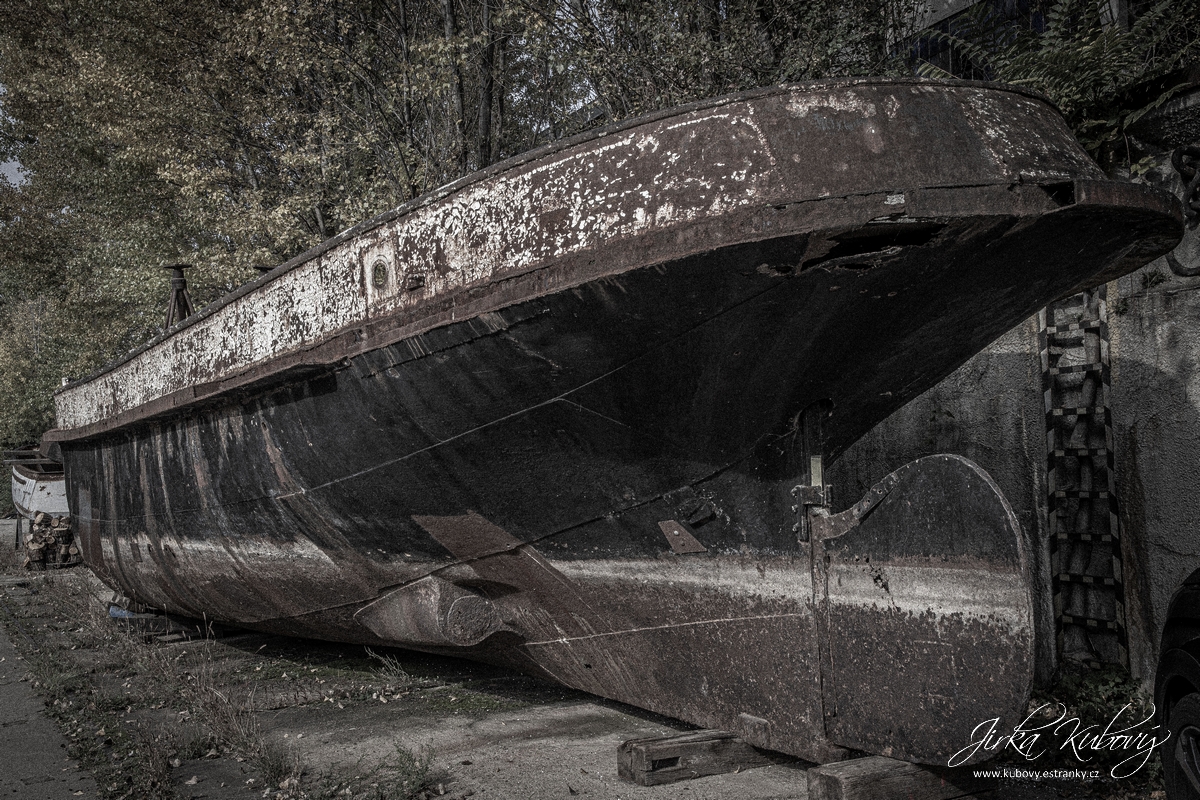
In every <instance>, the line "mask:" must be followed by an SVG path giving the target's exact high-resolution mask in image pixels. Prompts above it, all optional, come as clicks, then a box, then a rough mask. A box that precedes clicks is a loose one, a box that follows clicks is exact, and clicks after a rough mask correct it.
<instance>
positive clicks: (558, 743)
mask: <svg viewBox="0 0 1200 800" xmlns="http://www.w3.org/2000/svg"><path fill="white" fill-rule="evenodd" d="M264 729H265V730H267V731H268V732H269V733H270V735H272V736H273V737H276V739H277V740H280V739H284V738H285V737H286V741H291V742H294V743H295V745H294V746H295V747H296V748H297V749H298V750H299V751H300V752H301V753H303V756H304V758H305V760H306V761H307V762H309V763H311V764H313V765H314V766H315V767H324V768H340V769H342V770H346V769H352V768H353V766H354V765H355V764H358V763H372V762H377V761H381V760H385V759H386V758H387V757H388V755H389V754H390V753H392V752H394V749H395V746H396V744H397V743H398V744H400V745H402V746H404V747H407V748H409V749H412V750H414V751H420V750H422V749H428V750H430V751H431V752H433V753H434V754H435V759H436V763H437V765H438V766H439V767H441V768H442V769H444V770H446V772H447V776H446V779H445V784H444V785H445V788H446V790H447V792H448V793H450V794H452V795H457V796H461V795H463V794H465V793H467V792H471V793H472V794H471V795H470V796H472V797H474V798H481V799H482V798H493V799H494V800H509V799H510V798H511V799H513V800H515V799H516V798H520V800H560V798H563V797H569V796H572V795H575V794H578V795H580V796H590V797H595V798H604V799H605V800H610V799H611V798H626V799H628V800H633V799H635V798H646V799H647V800H649V799H650V798H653V799H654V800H693V798H694V799H696V800H699V798H716V797H729V798H733V797H738V798H755V800H784V799H785V798H787V800H804V798H807V797H808V793H807V788H806V787H807V782H806V780H805V769H806V768H807V767H809V766H811V765H810V764H808V763H807V762H803V761H792V762H790V763H789V762H786V761H785V762H784V763H780V764H775V765H771V766H766V767H758V768H755V769H752V770H748V771H745V772H739V773H730V774H725V775H712V776H708V777H705V778H698V779H696V780H692V781H685V782H681V783H677V784H669V785H664V786H652V787H647V786H635V785H633V784H629V783H624V782H622V781H620V780H618V779H617V774H616V764H617V747H618V746H619V745H620V744H621V742H624V741H625V740H627V739H634V738H639V737H648V736H671V735H674V734H676V733H679V732H680V731H683V730H688V728H687V727H685V726H682V725H679V724H677V723H674V722H673V721H671V720H667V719H665V718H661V717H653V716H651V715H647V714H638V713H637V712H635V711H634V710H633V709H630V708H628V707H622V706H617V705H615V704H607V703H603V702H595V701H589V700H572V701H567V702H563V703H556V704H554V705H550V706H542V707H538V708H525V709H519V710H514V711H500V712H491V713H479V712H470V711H464V712H462V713H460V712H457V711H445V712H443V713H441V714H438V715H427V716H419V717H414V716H405V717H404V719H403V723H402V724H397V714H396V711H395V710H393V709H389V708H388V706H367V707H364V708H362V709H360V710H358V711H357V712H356V713H354V714H352V715H351V714H345V715H344V716H342V717H340V718H339V716H338V712H336V711H333V710H331V709H330V707H329V706H328V705H324V706H321V705H318V706H302V707H298V708H290V709H285V710H283V711H280V712H279V713H278V715H276V716H275V717H274V718H273V719H272V720H270V722H269V723H267V724H265V725H264Z"/></svg>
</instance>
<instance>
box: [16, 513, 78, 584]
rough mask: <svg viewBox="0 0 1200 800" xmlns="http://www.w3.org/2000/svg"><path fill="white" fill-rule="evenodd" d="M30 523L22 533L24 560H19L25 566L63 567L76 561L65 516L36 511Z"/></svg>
mask: <svg viewBox="0 0 1200 800" xmlns="http://www.w3.org/2000/svg"><path fill="white" fill-rule="evenodd" d="M31 527H32V530H31V531H30V532H29V533H27V534H25V561H24V562H23V563H22V564H21V566H23V567H24V568H25V569H38V570H40V569H46V568H47V567H50V568H54V567H67V566H71V565H72V564H78V563H79V562H80V560H81V559H80V557H79V547H78V546H76V544H75V541H74V538H75V537H74V536H73V535H72V533H71V520H70V518H69V517H52V516H50V515H49V514H47V513H45V512H42V511H39V512H38V513H37V514H35V515H34V517H33V525H32V526H31Z"/></svg>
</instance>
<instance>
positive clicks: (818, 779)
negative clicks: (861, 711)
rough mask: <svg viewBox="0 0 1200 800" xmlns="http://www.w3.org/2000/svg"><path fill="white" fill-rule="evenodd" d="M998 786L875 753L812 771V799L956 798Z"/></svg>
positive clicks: (809, 791)
mask: <svg viewBox="0 0 1200 800" xmlns="http://www.w3.org/2000/svg"><path fill="white" fill-rule="evenodd" d="M993 788H995V784H994V782H990V781H985V780H980V779H976V778H972V777H971V776H970V774H969V772H968V773H963V774H959V773H955V774H954V775H953V776H950V775H948V774H945V773H942V772H939V771H935V770H932V769H928V768H926V767H920V766H917V765H916V764H910V763H908V762H907V761H897V760H896V759H894V758H884V757H883V756H871V757H869V758H856V759H852V760H850V761H841V762H838V763H836V764H822V765H821V766H819V767H813V768H812V769H810V770H809V771H808V798H809V800H954V798H965V797H972V796H974V795H975V794H977V793H979V792H985V791H989V790H991V789H993Z"/></svg>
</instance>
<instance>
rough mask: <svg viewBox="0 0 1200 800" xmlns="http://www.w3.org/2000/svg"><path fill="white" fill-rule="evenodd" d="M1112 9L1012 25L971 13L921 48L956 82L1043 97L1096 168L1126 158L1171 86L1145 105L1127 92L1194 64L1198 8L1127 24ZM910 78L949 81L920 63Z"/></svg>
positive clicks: (1093, 0)
mask: <svg viewBox="0 0 1200 800" xmlns="http://www.w3.org/2000/svg"><path fill="white" fill-rule="evenodd" d="M1114 8H1115V6H1114V4H1113V3H1111V2H1110V0H1043V1H1042V2H1035V3H1033V4H1032V7H1031V9H1030V12H1029V15H1028V16H1027V17H1025V18H1023V19H1013V18H1011V17H1005V16H1003V15H1001V14H1000V13H998V12H997V10H996V8H995V7H994V6H993V5H992V4H991V3H981V4H979V5H976V6H974V7H973V8H972V9H970V10H969V11H967V12H966V13H965V14H964V15H963V16H962V17H960V18H959V19H958V20H956V21H955V24H954V25H953V26H951V31H952V32H942V33H936V34H933V36H932V37H931V38H932V39H934V40H937V41H940V42H942V43H944V44H946V45H948V46H949V47H950V48H951V50H952V51H954V53H955V54H956V55H957V56H958V59H956V60H957V61H958V62H959V63H960V64H961V65H962V66H959V67H958V68H957V69H955V70H954V71H953V72H954V73H955V75H957V76H963V77H977V76H984V77H988V78H991V79H995V80H999V81H1003V82H1005V83H1011V84H1015V85H1019V86H1026V87H1028V88H1030V89H1034V90H1036V91H1038V92H1041V93H1043V94H1045V95H1046V96H1047V97H1049V98H1050V99H1051V100H1053V101H1054V102H1055V103H1056V104H1057V105H1058V107H1059V108H1060V109H1061V110H1062V112H1063V115H1064V116H1065V117H1066V118H1067V121H1068V123H1069V124H1070V125H1071V126H1072V128H1073V129H1074V131H1075V134H1076V136H1077V137H1078V138H1079V140H1080V142H1081V144H1083V146H1084V147H1085V148H1086V149H1087V150H1088V151H1089V152H1090V153H1091V154H1092V155H1093V157H1095V158H1097V160H1099V161H1101V163H1106V162H1111V161H1114V160H1117V159H1120V158H1125V157H1127V155H1128V152H1127V148H1126V147H1125V146H1124V135H1125V130H1126V128H1127V127H1128V126H1129V125H1131V124H1133V123H1134V122H1136V121H1137V119H1139V118H1140V117H1141V116H1142V115H1143V114H1145V113H1146V112H1147V111H1149V110H1150V109H1151V108H1156V107H1158V106H1160V105H1162V103H1164V102H1166V101H1167V100H1168V99H1169V98H1170V97H1171V96H1172V95H1173V94H1174V93H1175V92H1177V91H1178V90H1179V89H1180V88H1181V84H1179V83H1175V84H1174V85H1171V86H1169V87H1167V88H1166V89H1165V91H1160V92H1155V93H1154V98H1153V99H1152V100H1151V101H1150V102H1147V101H1146V99H1145V98H1142V97H1140V96H1139V92H1138V91H1137V90H1138V89H1139V88H1141V87H1144V86H1146V85H1148V84H1149V82H1151V81H1152V80H1153V79H1155V78H1162V77H1164V76H1168V75H1169V74H1170V73H1172V72H1173V71H1175V70H1178V69H1179V68H1181V67H1183V66H1184V65H1187V64H1189V63H1191V62H1192V61H1194V60H1195V59H1196V58H1197V56H1198V55H1200V0H1159V1H1158V2H1156V3H1154V4H1153V5H1151V6H1149V7H1148V8H1146V9H1145V10H1143V11H1141V12H1140V13H1138V14H1137V15H1136V17H1135V18H1134V19H1133V21H1132V23H1131V24H1124V22H1123V21H1122V20H1120V19H1116V18H1114V16H1113V9H1114ZM1039 27H1040V28H1042V30H1037V28H1039ZM916 69H917V72H918V74H921V75H925V76H928V77H952V76H954V75H952V74H951V72H950V71H947V70H946V69H945V68H943V67H939V66H937V65H935V64H933V63H931V62H928V61H925V62H920V63H918V64H917V65H916Z"/></svg>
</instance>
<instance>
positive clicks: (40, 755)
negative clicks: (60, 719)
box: [0, 628, 97, 800]
mask: <svg viewBox="0 0 1200 800" xmlns="http://www.w3.org/2000/svg"><path fill="white" fill-rule="evenodd" d="M29 681H30V678H29V673H28V670H27V669H26V665H25V661H24V660H22V659H21V657H20V656H18V655H17V651H16V649H15V648H14V647H13V645H12V642H11V641H10V640H9V638H8V636H7V634H5V633H4V629H3V628H0V736H3V740H4V745H3V753H4V755H3V759H4V766H3V768H0V798H14V800H73V799H74V798H77V797H82V798H88V799H89V800H93V799H94V798H95V797H97V794H96V791H97V790H96V782H95V781H94V780H92V776H91V775H89V774H88V773H87V772H83V771H81V770H80V767H79V764H78V763H77V762H75V761H74V760H72V759H70V758H68V757H67V756H66V755H65V752H66V740H65V739H64V738H63V735H62V733H61V732H60V731H59V729H58V727H57V726H56V725H55V724H54V723H53V722H51V721H50V719H49V718H48V717H47V716H46V714H45V712H44V710H43V706H42V701H41V700H40V699H39V698H38V696H37V695H36V694H34V691H33V689H32V688H31V687H30V684H29Z"/></svg>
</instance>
